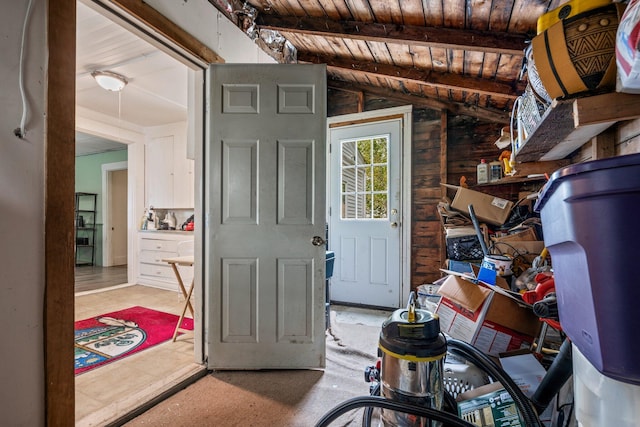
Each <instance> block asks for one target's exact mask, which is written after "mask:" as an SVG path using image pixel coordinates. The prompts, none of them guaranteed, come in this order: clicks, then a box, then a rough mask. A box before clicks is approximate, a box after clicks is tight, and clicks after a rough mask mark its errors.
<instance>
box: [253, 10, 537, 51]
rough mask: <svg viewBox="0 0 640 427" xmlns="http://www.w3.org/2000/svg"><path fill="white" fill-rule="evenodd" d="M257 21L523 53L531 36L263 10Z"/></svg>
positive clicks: (279, 27)
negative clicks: (276, 13) (268, 12)
mask: <svg viewBox="0 0 640 427" xmlns="http://www.w3.org/2000/svg"><path fill="white" fill-rule="evenodd" d="M256 24H257V25H258V27H259V28H264V29H270V30H276V31H283V32H292V33H302V34H311V35H316V36H325V37H326V36H333V37H341V38H349V39H356V40H364V41H375V42H382V43H398V44H410V45H418V46H425V47H439V48H445V49H461V50H467V51H472V52H490V53H503V54H507V55H521V56H523V55H524V48H525V47H526V43H527V41H528V40H530V37H528V36H527V35H524V34H512V33H506V32H493V31H479V30H458V29H452V28H441V27H440V28H438V27H419V26H412V25H397V24H379V23H372V22H357V21H332V20H330V19H321V18H317V17H297V16H277V15H265V14H260V15H258V17H257V18H256Z"/></svg>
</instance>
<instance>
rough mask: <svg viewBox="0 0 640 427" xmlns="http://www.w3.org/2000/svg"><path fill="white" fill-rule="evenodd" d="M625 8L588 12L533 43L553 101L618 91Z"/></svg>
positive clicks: (552, 29) (555, 25)
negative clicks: (620, 30)
mask: <svg viewBox="0 0 640 427" xmlns="http://www.w3.org/2000/svg"><path fill="white" fill-rule="evenodd" d="M623 10H624V5H621V4H610V5H608V6H606V7H601V8H597V9H593V10H590V11H588V12H584V13H581V14H578V15H575V16H572V17H570V18H567V19H565V20H563V21H559V22H557V23H555V24H553V25H551V26H550V27H549V28H548V29H546V30H545V31H544V32H542V33H541V34H538V35H537V36H536V37H534V39H533V41H532V52H533V59H534V60H535V67H536V69H537V72H538V73H539V75H540V80H541V81H542V83H543V84H544V87H545V89H546V91H547V93H548V94H549V96H550V98H551V99H555V98H558V97H567V96H569V95H573V94H578V93H582V92H593V91H596V90H609V89H614V88H615V77H616V63H615V40H616V31H617V29H618V22H619V16H620V15H621V14H622V11H623Z"/></svg>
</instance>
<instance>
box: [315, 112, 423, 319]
mask: <svg viewBox="0 0 640 427" xmlns="http://www.w3.org/2000/svg"><path fill="white" fill-rule="evenodd" d="M412 111H413V106H411V105H404V106H400V107H392V108H384V109H380V110H373V111H366V112H363V113H353V114H344V115H341V116H333V117H328V118H327V144H326V145H327V148H326V157H327V162H326V163H327V166H326V167H327V172H326V174H327V190H326V192H327V194H326V197H327V201H329V200H330V197H331V180H332V179H333V177H332V176H331V153H330V152H329V149H330V145H331V129H333V128H340V127H347V126H352V125H357V124H362V123H375V122H378V121H383V120H388V119H393V118H399V119H401V126H402V129H401V135H402V141H401V146H400V176H401V179H400V186H401V197H402V203H401V206H402V208H401V209H402V210H401V214H402V215H401V217H400V223H401V224H402V227H401V233H400V278H401V280H400V293H399V294H400V298H401V301H399V303H400V306H402V305H403V304H402V301H407V300H408V298H409V293H410V292H411V149H412V147H413V141H412V139H411V138H412V127H413V125H412ZM327 218H329V203H327ZM331 238H332V237H331V229H329V240H330V241H331Z"/></svg>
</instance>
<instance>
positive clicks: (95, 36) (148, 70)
mask: <svg viewBox="0 0 640 427" xmlns="http://www.w3.org/2000/svg"><path fill="white" fill-rule="evenodd" d="M76 42H77V45H76V52H77V54H76V106H77V107H79V110H80V111H83V110H84V109H86V110H90V111H93V112H96V113H99V114H101V115H103V116H104V117H106V120H107V121H109V123H108V124H110V125H112V126H116V127H117V126H118V125H119V124H123V123H126V124H128V125H133V126H138V127H150V126H160V125H164V124H168V123H175V122H180V121H185V120H186V119H187V81H188V78H187V73H188V69H187V66H185V65H184V64H181V63H180V62H179V61H177V60H175V59H174V58H172V57H171V56H169V55H168V54H166V53H164V52H162V51H160V50H158V49H157V48H156V47H154V46H152V45H151V44H150V43H148V42H146V41H145V40H143V39H141V38H140V37H138V36H137V35H135V34H133V33H131V32H130V31H128V30H127V29H125V28H123V27H121V26H120V25H118V24H116V23H114V22H112V21H111V20H109V19H108V18H106V17H104V16H103V15H101V14H100V13H98V12H97V11H96V10H94V9H92V8H91V7H89V6H87V5H85V4H83V3H82V2H80V1H79V2H78V3H77V41H76ZM96 70H101V71H113V72H116V73H119V74H122V75H123V76H125V77H126V78H127V80H128V84H127V85H126V86H125V88H124V89H123V90H122V92H120V93H116V92H109V91H106V90H104V89H102V88H101V87H100V86H98V84H97V83H96V82H95V80H94V79H93V77H92V76H91V72H93V71H96ZM85 135H86V134H85ZM100 140H103V139H102V138H95V139H94V140H91V142H89V139H88V138H86V137H78V138H77V139H76V152H77V153H83V152H95V151H96V150H99V145H100ZM82 144H91V147H90V148H87V149H83V148H81V147H79V145H82ZM110 149H113V147H112V146H111V145H110V144H106V145H105V149H104V150H105V151H108V150H110ZM97 152H99V151H97Z"/></svg>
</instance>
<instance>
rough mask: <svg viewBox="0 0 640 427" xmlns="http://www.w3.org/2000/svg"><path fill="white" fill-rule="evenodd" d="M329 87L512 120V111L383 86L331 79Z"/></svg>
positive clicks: (504, 121) (482, 117) (497, 120)
mask: <svg viewBox="0 0 640 427" xmlns="http://www.w3.org/2000/svg"><path fill="white" fill-rule="evenodd" d="M327 87H329V88H331V89H335V90H343V91H348V92H364V93H366V94H369V95H370V96H371V95H372V96H377V97H380V98H385V99H390V100H395V101H398V102H401V103H404V104H411V105H415V106H417V107H421V108H429V109H432V110H442V111H444V110H446V111H449V112H450V113H452V114H455V115H464V116H469V117H475V118H477V119H480V120H484V121H487V122H492V123H501V124H508V123H509V121H510V113H509V112H504V111H500V110H493V109H489V108H479V107H472V106H469V105H466V104H463V103H459V102H445V101H440V100H437V99H433V98H427V97H424V96H418V95H414V94H409V93H404V92H398V91H396V90H393V89H388V88H381V87H377V86H366V85H361V84H357V83H351V82H345V81H342V80H335V79H329V80H327Z"/></svg>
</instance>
